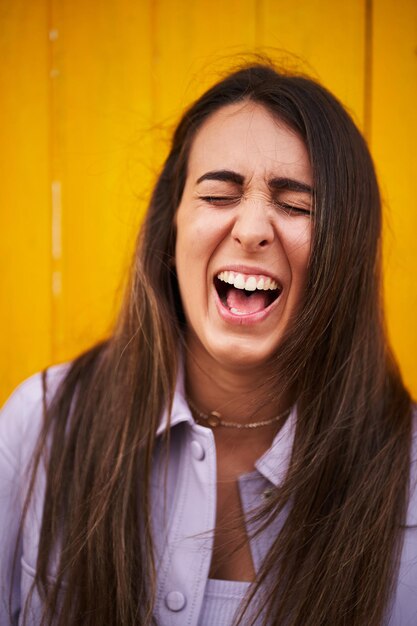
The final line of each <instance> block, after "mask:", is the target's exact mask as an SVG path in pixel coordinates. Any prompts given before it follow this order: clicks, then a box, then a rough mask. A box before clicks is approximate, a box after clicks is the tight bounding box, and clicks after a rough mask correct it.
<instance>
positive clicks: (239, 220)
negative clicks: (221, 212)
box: [232, 202, 274, 252]
mask: <svg viewBox="0 0 417 626" xmlns="http://www.w3.org/2000/svg"><path fill="white" fill-rule="evenodd" d="M232 237H233V239H234V241H235V242H236V243H237V244H238V245H239V246H241V247H242V248H243V249H244V250H245V251H247V252H257V251H258V250H260V249H261V248H267V247H268V245H270V244H271V243H272V242H273V240H274V227H273V224H272V222H271V219H270V215H269V211H268V210H267V207H264V206H262V203H255V202H247V203H246V205H245V206H243V205H241V206H240V210H239V214H238V216H237V217H236V220H235V222H234V224H233V228H232Z"/></svg>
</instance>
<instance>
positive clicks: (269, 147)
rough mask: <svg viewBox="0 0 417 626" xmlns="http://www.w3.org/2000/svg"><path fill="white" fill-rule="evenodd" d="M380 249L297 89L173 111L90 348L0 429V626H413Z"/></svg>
mask: <svg viewBox="0 0 417 626" xmlns="http://www.w3.org/2000/svg"><path fill="white" fill-rule="evenodd" d="M380 230H381V209H380V199H379V193H378V187H377V183H376V179H375V174H374V170H373V166H372V162H371V159H370V156H369V153H368V150H367V148H366V145H365V143H364V141H363V139H362V137H361V135H360V133H359V132H358V130H357V129H356V127H355V126H354V124H353V122H352V120H351V119H350V118H349V116H348V115H347V113H346V112H345V111H344V110H343V108H342V106H341V105H340V104H339V103H338V102H337V101H336V100H335V98H334V97H333V96H331V95H330V94H329V93H328V92H327V91H326V90H325V89H323V88H322V87H320V86H319V85H317V84H316V83H315V82H313V81H311V80H309V79H307V78H303V77H299V76H287V75H284V74H280V73H278V72H276V71H275V70H274V69H273V68H271V67H269V66H267V65H265V66H264V65H253V66H249V67H246V68H244V69H242V70H240V71H237V72H235V73H233V74H231V75H230V76H228V77H226V78H225V79H224V80H222V81H221V82H219V83H218V84H216V85H214V87H212V88H211V89H210V90H209V91H207V92H206V93H205V94H204V95H203V96H202V97H201V98H200V99H199V100H197V101H196V103H195V104H193V105H192V106H191V108H190V109H189V110H188V111H187V112H186V113H185V114H184V116H183V118H182V120H181V122H180V124H179V126H178V128H177V130H176V132H175V134H174V138H173V142H172V147H171V151H170V153H169V155H168V158H167V160H166V163H165V165H164V168H163V170H162V173H161V175H160V177H159V179H158V181H157V184H156V187H155V190H154V193H153V196H152V199H151V202H150V207H149V211H148V214H147V217H146V221H145V224H144V227H143V229H142V232H141V234H140V237H139V241H138V246H137V251H136V253H135V258H134V262H133V265H132V273H131V280H130V287H129V289H128V290H127V293H126V298H125V302H124V305H123V308H122V311H121V314H120V317H119V319H118V322H117V324H116V327H115V330H114V333H113V334H112V336H111V337H110V338H109V339H108V340H107V341H105V342H103V343H102V344H100V345H97V346H95V347H94V348H92V349H91V350H89V351H88V352H87V353H85V354H83V355H81V356H80V357H79V358H77V359H76V360H75V361H74V362H73V363H71V364H68V365H64V366H58V367H55V368H50V369H49V370H48V371H47V372H46V373H44V374H43V376H42V383H43V385H41V377H40V376H39V375H37V376H35V377H32V378H31V379H29V381H27V382H26V383H24V384H23V385H22V386H21V387H20V388H19V389H18V390H17V391H16V392H15V394H14V395H13V396H12V398H11V399H10V400H9V402H8V403H7V404H6V407H5V409H4V414H3V418H2V421H1V431H0V442H1V451H2V456H1V459H2V473H1V476H2V478H1V481H2V485H1V494H2V499H3V502H2V505H3V506H2V510H3V512H2V516H3V519H2V532H1V535H2V539H1V541H2V542H3V546H2V554H4V558H3V559H2V570H3V572H2V578H3V581H4V583H3V584H4V587H3V588H6V587H7V585H9V586H10V585H11V586H12V591H11V594H10V597H9V596H8V595H7V596H5V597H4V598H3V597H2V600H3V605H4V606H2V611H3V612H2V614H1V615H2V623H3V622H4V623H6V619H7V617H6V615H7V612H6V611H7V604H8V600H9V608H10V612H11V614H12V615H13V616H14V619H15V620H17V619H18V618H17V616H18V615H19V614H20V619H21V620H22V622H24V621H25V620H26V623H28V624H39V623H42V624H52V623H53V624H59V625H64V624H65V625H68V624H86V625H93V624H94V625H98V624H100V625H102V624H111V625H122V624H123V625H133V624H151V623H157V624H160V625H166V624H178V625H181V626H182V625H184V624H187V625H194V624H195V625H197V624H202V625H216V626H217V625H219V624H225V625H226V624H227V625H228V624H232V623H237V622H239V621H240V623H242V624H252V623H253V624H255V623H256V624H280V625H281V624H285V625H291V626H301V625H302V626H318V625H324V624H326V625H329V626H330V625H331V626H338V625H349V626H370V625H377V624H378V625H379V624H390V625H391V626H403V625H405V624H411V623H415V621H414V620H415V618H416V616H417V568H416V565H411V564H412V562H413V558H414V559H415V558H416V557H417V544H416V539H417V535H416V531H415V530H413V528H412V524H413V523H414V517H415V515H416V512H417V507H416V501H415V497H414V495H413V492H412V489H411V490H410V488H409V486H410V477H411V480H412V479H413V472H415V470H414V469H413V465H412V463H411V461H412V459H413V453H412V451H411V441H412V426H411V401H410V397H409V395H408V393H407V391H406V390H405V389H404V386H403V383H402V381H401V377H400V374H399V372H398V370H397V367H396V365H395V362H394V360H393V358H392V356H391V354H390V352H389V349H388V347H387V342H386V339H385V336H384V329H383V319H382V313H381V306H380V297H379V282H380V280H379V279H380V276H379V260H380V259H379V257H380ZM42 413H43V414H44V419H43V421H42ZM161 415H162V418H161ZM30 459H33V460H34V465H31V466H30V467H29V470H27V464H28V461H29V460H30ZM410 470H411V472H410ZM27 471H28V472H29V473H25V472H27ZM27 476H29V479H28V478H26V477H27ZM412 484H413V483H412ZM27 486H28V487H27ZM22 492H23V493H22ZM17 494H19V495H17ZM25 496H26V498H25ZM22 502H23V504H22ZM21 518H22V519H23V521H22V525H21V526H20V527H19V520H20V519H21ZM3 616H4V617H3Z"/></svg>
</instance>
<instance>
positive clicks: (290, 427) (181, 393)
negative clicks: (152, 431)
mask: <svg viewBox="0 0 417 626" xmlns="http://www.w3.org/2000/svg"><path fill="white" fill-rule="evenodd" d="M182 422H185V423H188V424H190V426H194V425H195V423H196V422H195V420H194V418H193V416H192V414H191V411H190V408H189V406H188V403H187V399H186V394H185V385H184V362H183V359H182V358H180V359H179V364H178V375H177V382H176V385H175V392H174V400H173V403H172V411H171V419H170V420H168V410H167V409H166V408H165V410H164V411H163V413H162V417H161V420H160V422H159V426H158V429H157V431H156V435H157V436H159V435H162V433H163V432H165V431H166V429H167V428H168V423H169V427H170V428H172V427H173V426H176V425H177V424H180V423H182ZM296 423H297V407H296V406H295V405H294V407H293V408H292V409H291V412H290V414H289V416H288V417H287V419H286V420H285V423H284V425H283V426H282V428H281V429H280V431H279V432H278V433H277V435H276V436H275V437H274V440H273V442H272V445H271V447H270V448H268V450H267V451H266V452H265V453H264V454H263V455H262V456H261V457H260V458H259V459H258V460H257V461H256V462H255V468H256V469H257V471H258V472H259V473H260V474H262V476H264V477H265V478H266V479H267V480H269V481H270V482H271V483H272V484H273V485H274V486H275V487H277V486H278V485H279V484H281V483H282V482H283V481H284V479H285V476H286V473H287V471H288V467H289V464H290V458H291V452H292V447H293V443H294V434H295V425H296Z"/></svg>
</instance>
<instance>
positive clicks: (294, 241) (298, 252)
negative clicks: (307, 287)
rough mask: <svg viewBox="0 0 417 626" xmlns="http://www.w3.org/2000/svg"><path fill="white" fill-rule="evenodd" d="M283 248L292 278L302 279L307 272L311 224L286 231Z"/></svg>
mask: <svg viewBox="0 0 417 626" xmlns="http://www.w3.org/2000/svg"><path fill="white" fill-rule="evenodd" d="M285 250H286V255H287V258H288V261H289V264H290V267H291V274H292V278H293V280H296V281H298V280H300V279H301V280H303V279H304V277H305V276H306V274H307V269H308V264H309V260H310V251H311V226H306V227H304V228H300V227H294V228H293V229H292V230H290V231H288V230H287V231H286V235H285Z"/></svg>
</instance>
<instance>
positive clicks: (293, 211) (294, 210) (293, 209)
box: [275, 202, 312, 217]
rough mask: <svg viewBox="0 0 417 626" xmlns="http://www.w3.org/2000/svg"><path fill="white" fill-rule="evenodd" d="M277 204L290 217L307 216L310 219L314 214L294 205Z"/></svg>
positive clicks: (309, 210)
mask: <svg viewBox="0 0 417 626" xmlns="http://www.w3.org/2000/svg"><path fill="white" fill-rule="evenodd" d="M275 204H276V206H278V207H279V208H280V209H283V210H284V211H285V212H286V213H288V214H289V215H306V216H308V217H310V216H311V213H312V211H311V209H305V208H303V207H300V206H296V205H294V204H287V203H286V202H275Z"/></svg>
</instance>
